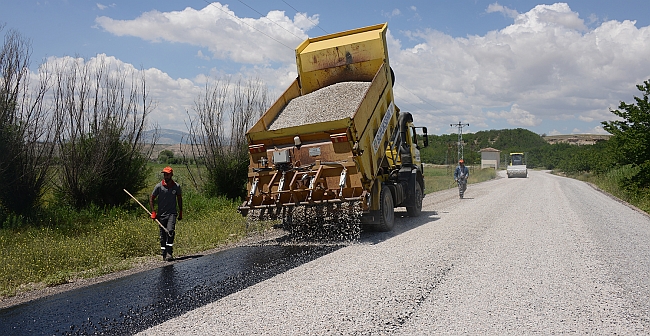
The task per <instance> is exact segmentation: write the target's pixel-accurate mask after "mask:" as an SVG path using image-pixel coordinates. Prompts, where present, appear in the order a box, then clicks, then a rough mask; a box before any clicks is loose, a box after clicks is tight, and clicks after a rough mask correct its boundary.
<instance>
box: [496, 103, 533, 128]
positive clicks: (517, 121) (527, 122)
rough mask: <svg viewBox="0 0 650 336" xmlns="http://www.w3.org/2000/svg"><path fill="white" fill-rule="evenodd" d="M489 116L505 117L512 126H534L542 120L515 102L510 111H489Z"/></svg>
mask: <svg viewBox="0 0 650 336" xmlns="http://www.w3.org/2000/svg"><path fill="white" fill-rule="evenodd" d="M487 116H488V117H489V118H495V119H505V120H506V121H507V122H508V124H510V125H512V126H518V127H519V126H522V127H533V126H537V125H539V124H540V123H541V122H542V120H541V119H539V118H537V117H535V115H533V114H532V113H530V112H528V111H526V110H523V109H521V108H520V107H519V105H517V104H513V105H512V106H511V107H510V110H509V111H500V112H496V113H495V112H488V113H487Z"/></svg>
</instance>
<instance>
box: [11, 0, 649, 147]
mask: <svg viewBox="0 0 650 336" xmlns="http://www.w3.org/2000/svg"><path fill="white" fill-rule="evenodd" d="M648 13H650V1H647V0H638V1H626V0H622V1H604V0H595V1H594V0H591V1H584V0H583V1H568V2H557V3H553V2H546V3H542V2H538V1H517V0H510V1H498V2H497V1H480V0H474V1H470V0H459V1H425V0H422V1H385V0H367V1H366V0H364V1H350V0H347V1H339V0H330V1H297V0H243V1H238V0H235V1H223V2H208V1H203V0H192V1H160V0H158V1H148V0H138V1H108V2H97V1H74V0H68V1H61V0H40V1H10V0H1V2H0V24H3V23H4V24H5V25H6V26H5V28H4V30H3V31H2V33H3V34H4V33H5V32H6V31H7V30H9V29H14V30H16V31H18V32H20V33H21V34H22V35H23V36H24V37H26V38H28V39H30V40H31V43H32V69H33V70H34V71H35V70H36V69H37V67H38V65H40V64H41V63H44V62H55V61H56V60H58V59H61V58H65V57H82V58H84V59H85V60H86V61H91V60H93V59H94V58H97V57H98V55H99V57H105V58H107V59H109V60H110V61H111V62H116V63H119V64H121V65H122V66H133V67H134V68H136V69H142V71H145V74H146V76H147V86H148V87H149V88H150V90H151V96H152V98H153V99H154V100H155V101H156V102H157V108H156V110H155V111H154V112H153V113H152V114H151V116H152V121H154V122H157V123H158V124H159V125H160V126H161V127H163V128H170V129H176V130H181V131H183V130H186V126H185V122H186V119H187V116H188V114H187V112H186V111H188V112H189V113H190V115H191V114H192V108H193V105H194V100H195V99H196V97H197V96H198V94H199V93H200V90H201V88H202V87H203V84H204V83H205V81H206V78H216V77H223V76H235V77H237V76H240V75H241V76H244V77H257V78H261V79H262V80H264V81H265V83H266V84H267V85H268V87H269V89H270V92H271V95H272V97H273V99H274V98H275V97H276V96H277V95H278V94H279V92H281V91H283V90H284V89H285V88H286V86H288V85H289V84H290V82H291V81H292V80H293V79H294V78H295V76H296V70H295V59H294V51H293V49H294V48H295V47H296V46H297V45H298V44H299V43H300V42H301V41H302V40H304V39H305V38H307V37H315V36H320V35H324V34H326V33H335V32H339V31H344V30H348V29H354V28H358V27H363V26H368V25H373V24H377V23H383V22H388V27H389V52H390V62H391V66H392V67H393V69H394V71H395V74H396V79H397V82H396V87H395V96H396V98H395V100H396V104H397V105H398V106H400V108H401V109H402V110H407V111H411V112H413V114H414V118H415V121H416V123H418V124H419V125H422V126H427V127H428V128H429V130H430V131H429V132H430V133H435V134H443V133H455V129H454V128H452V127H450V126H449V125H450V124H451V123H457V122H458V121H462V122H463V123H469V124H470V127H468V128H466V129H464V132H476V131H480V130H487V129H503V128H517V127H522V128H526V129H529V130H531V131H533V132H536V133H539V134H542V133H545V134H571V133H603V131H602V128H600V122H601V121H603V120H609V119H612V118H613V114H611V113H610V112H609V109H610V108H616V107H617V106H618V104H619V102H620V101H621V100H623V101H626V102H632V100H633V96H638V95H639V94H640V92H639V91H638V90H637V89H636V87H635V85H636V84H640V83H641V82H642V81H644V80H648V79H650V62H648V58H649V57H650V27H649V26H650V16H648V15H647V14H648ZM253 27H254V28H253Z"/></svg>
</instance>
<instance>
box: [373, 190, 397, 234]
mask: <svg viewBox="0 0 650 336" xmlns="http://www.w3.org/2000/svg"><path fill="white" fill-rule="evenodd" d="M379 211H380V212H381V214H380V218H379V225H377V227H376V228H377V231H382V232H388V231H391V230H392V229H393V226H394V225H395V208H394V204H393V195H392V194H391V192H390V189H389V188H388V187H387V186H383V187H381V194H380V195H379Z"/></svg>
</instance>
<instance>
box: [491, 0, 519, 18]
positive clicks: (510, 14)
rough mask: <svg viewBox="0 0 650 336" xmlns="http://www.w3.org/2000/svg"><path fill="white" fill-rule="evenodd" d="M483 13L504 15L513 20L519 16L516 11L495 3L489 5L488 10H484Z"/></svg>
mask: <svg viewBox="0 0 650 336" xmlns="http://www.w3.org/2000/svg"><path fill="white" fill-rule="evenodd" d="M485 12H487V13H495V12H498V13H501V14H503V15H505V16H506V17H509V18H513V19H514V18H516V17H517V16H518V15H519V12H517V11H516V10H514V9H510V8H508V7H505V6H502V5H499V4H498V3H497V2H495V3H493V4H491V5H489V6H488V8H487V9H486V10H485Z"/></svg>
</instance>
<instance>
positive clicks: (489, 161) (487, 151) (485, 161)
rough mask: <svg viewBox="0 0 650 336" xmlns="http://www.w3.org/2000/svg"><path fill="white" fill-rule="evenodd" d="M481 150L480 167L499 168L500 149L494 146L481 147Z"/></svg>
mask: <svg viewBox="0 0 650 336" xmlns="http://www.w3.org/2000/svg"><path fill="white" fill-rule="evenodd" d="M480 152H481V169H483V168H494V169H499V161H500V158H501V151H500V150H498V149H494V148H490V147H488V148H483V149H481V150H480Z"/></svg>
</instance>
